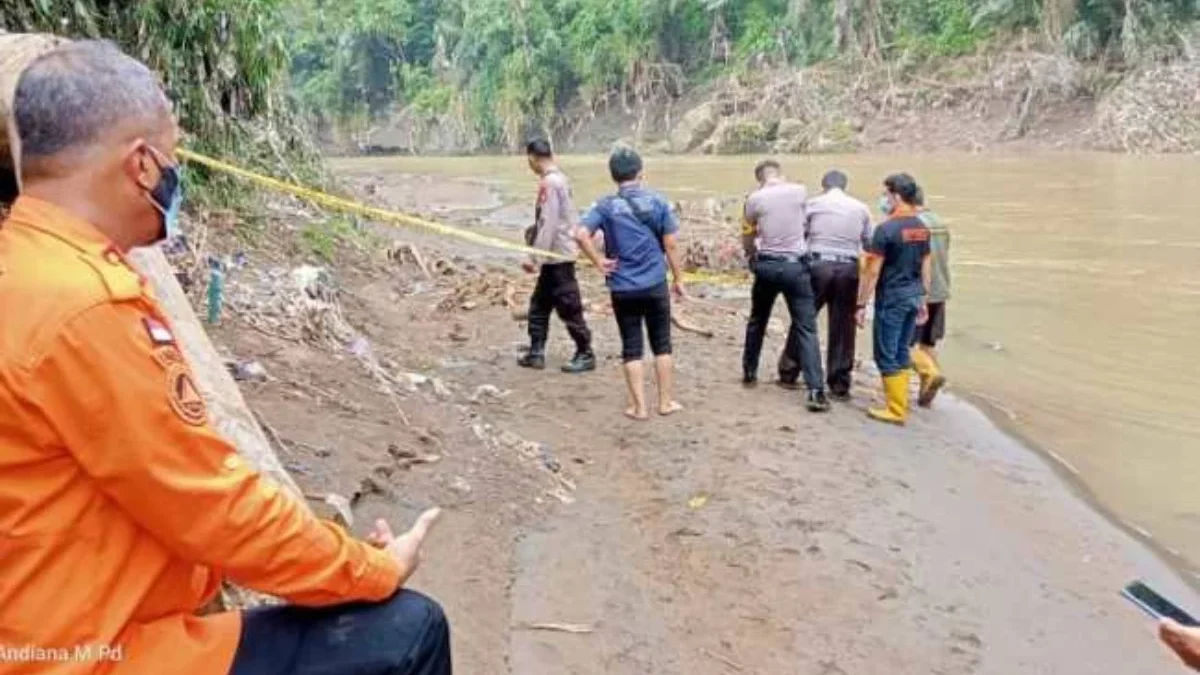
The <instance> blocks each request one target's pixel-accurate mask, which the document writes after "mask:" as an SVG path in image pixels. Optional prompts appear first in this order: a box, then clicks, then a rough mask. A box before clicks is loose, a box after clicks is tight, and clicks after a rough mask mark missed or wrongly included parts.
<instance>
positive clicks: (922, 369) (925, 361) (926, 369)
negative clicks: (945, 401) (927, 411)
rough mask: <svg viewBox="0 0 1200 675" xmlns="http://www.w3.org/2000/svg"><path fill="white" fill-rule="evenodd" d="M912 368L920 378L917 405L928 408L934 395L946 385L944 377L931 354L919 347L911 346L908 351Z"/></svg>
mask: <svg viewBox="0 0 1200 675" xmlns="http://www.w3.org/2000/svg"><path fill="white" fill-rule="evenodd" d="M909 354H910V358H911V359H912V364H913V368H914V369H915V370H916V371H917V376H918V377H920V379H921V390H920V394H918V395H917V405H919V406H921V407H922V408H928V407H929V406H930V405H931V404H932V403H933V399H934V397H936V396H937V394H938V392H939V391H941V389H942V387H943V386H945V385H946V378H945V377H943V376H942V371H941V369H940V368H938V363H937V361H936V360H935V359H934V358H933V355H932V354H930V353H929V352H927V351H925V350H924V349H921V348H919V347H913V348H912V349H911V350H910V351H909Z"/></svg>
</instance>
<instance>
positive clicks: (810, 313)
mask: <svg viewBox="0 0 1200 675" xmlns="http://www.w3.org/2000/svg"><path fill="white" fill-rule="evenodd" d="M781 294H782V295H783V298H784V300H785V301H786V302H787V308H788V313H790V314H791V317H792V325H791V327H790V328H789V329H788V339H787V342H788V345H793V346H794V347H793V351H792V352H788V351H787V348H785V351H784V353H785V356H786V355H788V354H793V355H794V358H795V361H796V362H797V363H798V364H799V369H800V370H801V371H802V372H803V373H804V383H805V384H806V385H808V388H809V389H810V390H813V391H817V390H822V389H824V388H825V382H824V381H823V380H824V379H825V378H824V373H823V372H822V370H821V343H820V340H819V338H818V337H817V310H816V304H815V303H814V299H813V289H812V281H811V280H810V279H809V268H808V263H806V262H785V261H782V260H773V259H770V258H766V259H759V260H758V261H756V262H755V263H754V288H753V290H752V291H751V299H750V303H751V305H750V320H749V321H748V322H747V323H746V347H745V351H743V352H742V369H743V370H745V371H746V372H747V373H756V372H758V360H759V356H760V355H761V354H762V346H763V339H764V338H765V337H766V334H767V323H768V322H769V321H770V320H771V310H772V309H773V308H774V306H775V299H776V298H778V297H779V296H780V295H781ZM781 360H782V359H781ZM780 377H781V379H783V381H785V382H789V381H790V382H794V381H795V379H796V378H795V376H794V375H793V376H792V378H791V380H788V379H787V378H785V377H784V375H783V373H782V363H781V372H780Z"/></svg>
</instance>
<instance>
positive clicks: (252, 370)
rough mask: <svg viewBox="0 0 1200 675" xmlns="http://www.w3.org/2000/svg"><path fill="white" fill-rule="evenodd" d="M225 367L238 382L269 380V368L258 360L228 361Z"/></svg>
mask: <svg viewBox="0 0 1200 675" xmlns="http://www.w3.org/2000/svg"><path fill="white" fill-rule="evenodd" d="M225 369H226V370H228V371H229V374H230V375H232V376H233V379H234V380H235V381H237V382H266V381H267V369H266V368H264V367H263V365H262V364H261V363H259V362H258V361H226V362H225Z"/></svg>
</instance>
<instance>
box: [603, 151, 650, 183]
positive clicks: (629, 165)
mask: <svg viewBox="0 0 1200 675" xmlns="http://www.w3.org/2000/svg"><path fill="white" fill-rule="evenodd" d="M641 172H642V156H641V155H639V154H638V153H637V150H634V149H633V148H629V147H619V148H617V149H615V150H613V151H612V154H611V155H609V157H608V173H609V175H611V176H612V179H613V181H615V182H617V183H626V182H629V181H631V180H633V179H634V178H637V177H638V174H640V173H641Z"/></svg>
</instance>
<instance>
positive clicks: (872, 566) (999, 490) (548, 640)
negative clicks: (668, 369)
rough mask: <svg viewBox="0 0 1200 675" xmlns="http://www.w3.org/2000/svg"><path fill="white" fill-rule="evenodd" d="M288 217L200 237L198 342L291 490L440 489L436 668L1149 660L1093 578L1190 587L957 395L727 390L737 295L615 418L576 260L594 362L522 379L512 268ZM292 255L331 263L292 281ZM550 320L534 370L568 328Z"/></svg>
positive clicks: (734, 386) (519, 278) (455, 192)
mask: <svg viewBox="0 0 1200 675" xmlns="http://www.w3.org/2000/svg"><path fill="white" fill-rule="evenodd" d="M370 178H371V181H372V183H373V184H375V185H377V186H378V187H377V191H376V192H377V194H376V196H375V198H376V199H382V200H386V201H387V202H389V203H391V204H405V205H407V206H409V207H410V208H414V209H416V210H420V211H423V212H427V213H432V212H435V211H437V210H439V209H442V214H443V216H444V217H446V218H450V219H454V220H458V221H464V222H465V221H468V220H469V218H470V214H473V213H476V212H474V211H468V210H464V208H465V207H475V206H479V207H482V206H483V205H487V204H491V203H493V202H494V200H493V199H492V197H491V196H490V194H489V192H488V190H487V188H486V186H481V185H479V184H477V183H469V182H457V181H446V180H444V179H443V180H439V181H437V183H438V185H439V189H438V191H436V192H435V191H433V190H431V189H430V183H429V182H427V181H425V180H423V179H420V178H408V179H397V178H394V177H390V176H372V177H370ZM528 215H529V214H528V213H522V214H520V218H519V219H520V220H521V221H522V222H524V221H526V220H527V219H528ZM306 218H307V216H306V214H305V213H304V212H303V211H300V210H297V209H295V208H294V207H289V208H286V209H280V210H277V211H276V212H275V218H273V219H272V220H271V221H270V222H268V223H267V224H266V225H265V228H266V229H264V230H262V231H260V232H259V233H258V235H257V236H256V237H254V238H253V239H252V240H251V241H250V242H249V245H248V244H247V243H246V242H245V241H244V240H243V241H239V240H237V239H234V238H232V237H229V236H228V233H227V232H226V233H224V234H222V233H221V232H219V231H217V230H219V228H216V227H214V228H213V232H214V234H213V236H212V237H211V238H210V241H216V242H217V244H216V245H214V246H213V248H214V249H215V250H216V251H218V252H220V253H227V254H232V253H234V252H236V251H237V250H239V249H246V253H247V258H248V260H247V263H246V265H245V266H244V267H242V268H240V269H238V270H236V271H234V272H233V273H232V274H231V277H230V298H231V299H232V300H233V301H234V302H233V307H234V310H235V311H234V313H233V314H232V315H230V316H229V317H228V320H227V321H226V323H225V325H224V326H223V327H222V328H220V329H218V330H217V331H215V335H214V337H215V338H216V340H217V341H218V343H219V344H221V345H223V346H224V348H225V349H227V350H228V351H229V352H230V355H231V358H233V359H234V360H235V361H236V362H238V363H243V364H244V363H245V362H247V361H257V362H258V363H259V364H261V365H262V366H263V369H264V370H265V372H266V377H265V378H264V379H262V380H261V381H251V380H248V381H247V382H246V383H245V385H244V386H245V388H246V393H247V398H248V399H249V401H250V402H251V404H252V405H253V406H254V407H255V408H256V409H257V410H258V411H259V412H260V414H261V415H262V417H263V419H264V420H265V422H266V423H267V424H268V425H269V426H270V427H271V429H272V430H273V432H274V434H275V435H276V436H277V437H278V439H279V441H278V442H279V444H280V446H281V457H282V459H284V461H285V462H286V463H287V465H288V468H289V470H291V471H292V473H293V474H294V475H295V476H296V478H297V480H298V481H299V482H300V483H301V484H302V485H303V486H304V488H305V490H306V491H307V492H309V493H310V494H313V495H314V496H321V495H323V494H325V493H326V492H335V493H338V494H342V495H345V496H347V497H349V496H352V495H355V494H357V495H359V498H358V500H357V504H356V507H355V511H356V520H357V521H358V528H359V529H360V530H361V529H364V526H365V524H367V523H369V522H370V518H372V517H374V516H379V515H382V516H386V517H389V518H391V519H393V520H394V521H396V522H397V524H399V523H401V522H406V521H408V520H410V519H411V518H412V517H413V516H414V515H415V514H416V513H417V512H419V510H420V509H421V508H422V507H424V506H427V505H429V504H433V503H437V504H441V505H442V506H444V507H446V509H447V513H446V518H445V519H444V522H443V524H442V527H441V528H440V529H439V530H438V531H437V532H436V534H435V536H434V537H433V540H432V542H431V547H430V550H429V551H428V555H427V556H426V560H425V566H424V567H423V569H422V571H421V572H420V573H419V574H418V577H417V579H416V585H417V586H418V587H420V588H423V589H425V590H428V591H430V592H432V593H434V594H435V595H436V596H437V597H438V598H439V599H441V600H442V601H443V602H444V603H445V605H446V606H447V609H448V611H449V614H450V617H451V621H452V623H453V625H454V629H455V649H456V658H457V665H458V670H460V671H461V672H464V673H519V674H521V675H528V674H540V673H545V674H547V675H551V674H553V675H561V674H563V673H622V674H624V673H630V674H642V673H646V674H651V673H653V674H672V673H680V674H682V673H688V674H689V675H693V674H695V675H709V674H712V675H717V674H720V673H805V674H807V673H814V674H817V673H820V674H836V673H864V672H874V671H876V670H878V669H879V665H878V664H879V663H886V664H887V668H888V670H889V671H892V672H897V673H913V674H914V675H915V674H917V673H920V674H922V675H924V674H927V673H947V674H949V673H954V674H959V673H997V674H999V673H1004V674H1006V675H1008V674H1011V673H1063V672H1071V673H1097V674H1099V673H1107V672H1112V671H1113V670H1114V666H1117V668H1116V669H1117V670H1121V671H1125V672H1138V673H1163V675H1167V674H1169V673H1174V672H1178V669H1177V667H1176V665H1175V664H1174V663H1173V662H1172V661H1171V660H1170V659H1169V658H1168V656H1167V655H1165V654H1164V653H1162V651H1161V650H1160V649H1159V648H1158V646H1157V645H1156V644H1155V642H1154V639H1153V636H1152V631H1151V627H1150V625H1149V623H1148V622H1147V621H1146V620H1145V619H1144V618H1143V617H1142V616H1141V615H1140V614H1139V613H1137V612H1136V610H1134V609H1132V608H1131V607H1129V606H1128V605H1127V604H1126V603H1125V602H1124V601H1122V600H1121V599H1120V598H1119V597H1118V596H1117V594H1116V589H1118V588H1119V587H1120V585H1121V584H1122V583H1124V582H1126V581H1127V580H1128V579H1130V578H1133V577H1137V576H1142V577H1147V578H1149V579H1151V580H1152V581H1153V582H1154V583H1155V584H1156V585H1158V586H1160V587H1162V588H1163V589H1164V590H1165V591H1166V592H1168V593H1169V594H1170V595H1172V597H1174V598H1177V599H1179V600H1180V601H1181V602H1183V603H1184V604H1185V605H1188V606H1191V607H1196V606H1200V598H1197V597H1196V596H1195V595H1194V594H1193V593H1191V591H1189V590H1188V589H1187V588H1186V587H1185V586H1184V585H1183V584H1181V583H1180V582H1178V580H1176V579H1175V577H1174V576H1173V575H1172V574H1171V573H1170V572H1169V571H1168V570H1166V569H1165V568H1164V567H1163V566H1162V565H1161V564H1160V563H1159V562H1158V561H1157V560H1156V559H1155V558H1154V557H1153V556H1151V555H1150V554H1149V553H1148V552H1146V551H1145V550H1144V549H1143V548H1141V547H1140V546H1139V545H1137V544H1136V543H1134V542H1133V541H1132V540H1130V539H1129V538H1127V537H1126V536H1125V535H1123V534H1122V533H1121V532H1119V531H1117V530H1116V529H1114V528H1112V527H1111V526H1109V525H1108V524H1107V522H1106V521H1104V520H1103V519H1102V518H1100V517H1099V516H1097V515H1096V514H1094V513H1093V512H1091V511H1090V510H1089V509H1087V508H1086V507H1085V506H1083V505H1082V504H1081V503H1080V502H1078V501H1077V500H1075V499H1073V498H1072V497H1071V496H1070V494H1069V493H1068V491H1067V490H1065V489H1064V487H1063V486H1062V485H1061V484H1060V483H1059V482H1058V480H1057V479H1056V478H1055V477H1054V476H1053V475H1052V473H1051V472H1050V471H1049V470H1048V469H1047V467H1046V466H1045V465H1044V464H1043V463H1042V462H1041V461H1040V460H1038V459H1037V458H1036V457H1035V456H1033V455H1032V454H1031V453H1029V452H1027V451H1026V450H1024V449H1023V448H1021V447H1019V446H1018V445H1016V444H1015V443H1014V442H1012V441H1011V440H1010V439H1008V438H1007V437H1006V436H1004V435H1002V434H1000V433H998V432H997V430H996V429H995V428H994V427H992V426H991V425H990V424H989V423H988V422H987V421H986V420H985V419H984V418H983V417H982V416H981V415H979V414H978V413H977V412H975V411H974V410H972V409H971V408H969V407H967V406H965V405H963V404H961V403H959V402H957V401H955V400H953V399H947V400H946V401H945V402H944V403H941V404H939V406H938V407H937V408H936V409H935V410H933V411H930V412H927V413H923V414H921V415H919V416H918V417H917V418H916V419H915V420H914V422H913V424H912V425H910V427H908V428H906V429H893V428H888V427H882V426H876V425H872V424H869V423H868V422H867V421H866V420H865V419H864V417H865V416H864V415H863V408H864V407H865V406H866V405H867V404H868V403H869V402H870V401H871V399H872V397H873V395H874V387H873V385H872V383H871V380H870V376H869V375H868V374H865V373H864V374H863V379H862V381H861V382H860V386H859V387H858V388H857V390H856V394H855V401H854V402H853V403H852V404H850V405H846V406H839V407H838V408H837V409H836V410H835V411H834V412H833V413H832V414H830V415H827V416H813V415H809V414H806V413H804V412H803V411H802V410H801V407H800V403H799V399H798V397H797V395H796V394H794V393H785V392H783V391H780V390H776V389H775V388H774V387H770V386H766V385H764V386H763V387H761V388H760V389H758V390H756V391H750V392H747V391H745V390H743V389H742V388H741V387H740V385H738V383H737V380H736V375H737V373H738V366H737V360H738V349H739V346H740V341H741V338H740V333H741V331H742V326H743V323H742V321H743V318H742V316H741V315H740V312H741V311H742V310H743V309H744V307H743V304H744V303H743V302H741V301H738V300H732V301H723V300H717V299H704V298H697V299H695V300H693V301H692V302H690V303H688V304H687V305H686V306H685V307H684V311H685V312H686V314H687V316H688V318H689V319H690V320H692V321H693V322H695V323H698V324H702V325H703V326H704V327H706V328H709V329H711V330H712V331H713V332H714V334H715V336H714V337H712V338H703V337H700V336H697V335H692V334H682V335H678V338H677V340H678V356H679V374H680V390H681V399H682V400H683V402H684V403H685V404H686V405H687V406H688V408H689V409H688V411H687V412H685V413H683V414H682V415H680V416H678V417H676V418H671V419H656V420H653V421H652V422H650V423H645V424H637V423H632V422H627V421H625V420H624V419H623V418H621V416H620V414H619V412H620V410H621V384H620V375H619V371H618V369H617V357H616V351H617V339H616V331H615V327H614V326H613V321H612V318H611V316H609V315H608V314H607V312H606V311H605V309H604V306H605V303H604V293H603V289H602V287H601V286H600V285H599V284H598V283H597V280H596V279H595V278H594V277H592V276H588V277H587V279H588V281H587V283H586V291H585V292H586V296H587V299H588V301H589V304H590V306H591V312H590V319H591V321H592V322H593V326H594V328H595V329H596V331H597V341H598V342H597V344H598V347H599V350H600V354H601V356H602V357H603V360H604V365H603V367H602V368H601V369H600V371H598V372H596V373H594V374H591V375H588V376H585V377H567V376H564V375H561V374H559V373H557V372H555V371H553V370H548V371H546V372H544V373H531V372H527V371H521V370H519V369H517V368H516V367H515V366H514V365H513V356H514V355H515V346H516V344H518V343H519V342H521V340H522V337H523V336H522V327H521V326H520V325H519V324H517V323H515V322H514V321H513V320H512V319H511V317H510V311H509V309H508V308H507V307H506V306H505V296H506V291H507V290H509V289H510V288H512V289H515V290H527V289H528V288H529V286H530V285H531V280H530V278H528V277H526V276H523V275H521V274H519V273H515V272H514V271H513V268H514V262H515V261H513V260H511V259H509V258H507V257H505V256H503V255H500V256H497V255H496V254H494V253H491V252H488V251H480V250H477V249H457V248H455V247H452V246H448V245H446V244H445V243H444V242H434V241H431V240H429V239H428V238H424V237H414V236H410V234H409V233H407V232H403V233H394V232H392V231H390V230H380V234H382V235H385V236H386V237H389V238H390V237H391V236H396V237H398V238H399V239H402V240H403V241H405V242H409V243H416V244H417V245H418V248H417V252H418V253H419V254H420V263H418V259H417V258H416V257H415V256H413V255H412V252H411V250H403V251H402V250H400V249H399V248H398V247H397V246H396V243H395V242H393V241H389V239H384V240H383V241H378V240H370V239H368V240H362V239H359V238H354V237H351V238H347V241H350V242H364V241H365V242H366V243H362V244H361V245H359V246H357V247H356V246H341V247H339V248H337V251H338V253H337V256H336V258H335V264H333V265H328V264H326V263H323V262H322V261H319V260H316V259H315V258H313V256H312V253H311V244H312V243H313V241H314V240H315V235H311V234H310V235H304V234H303V233H304V232H306V231H308V230H307V228H305V227H303V226H298V225H297V223H303V222H304V221H305V219H306ZM388 250H391V252H392V255H388ZM304 262H310V263H316V264H320V265H322V266H325V267H327V268H328V269H329V271H330V272H331V273H332V279H328V280H325V281H322V282H320V283H319V284H318V286H319V288H317V289H314V288H313V285H312V284H311V283H306V284H304V285H303V288H302V290H303V293H302V294H301V295H300V296H297V295H296V293H295V284H294V283H293V281H292V277H293V276H294V275H293V271H294V270H295V269H297V268H298V266H300V265H301V264H302V263H304ZM421 264H424V266H425V267H426V269H428V271H429V272H430V273H431V274H429V275H427V274H426V273H425V272H424V271H422V269H421ZM298 276H300V277H305V276H309V277H311V275H306V274H301V275H298ZM314 290H315V292H311V291H314ZM694 290H695V291H696V293H697V294H698V295H702V294H703V293H704V289H699V288H697V289H694ZM305 298H307V300H305ZM519 298H520V296H518V301H519ZM309 300H312V301H313V302H309ZM335 300H336V302H334V301H335ZM279 309H282V310H284V311H277V310H279ZM552 330H553V335H554V343H553V346H552V358H551V361H552V364H556V363H558V362H559V361H561V360H564V359H565V358H567V356H568V355H569V354H568V352H569V351H570V348H569V345H568V344H567V342H566V339H565V336H564V334H563V331H562V330H561V326H559V325H557V324H556V325H555V326H554V327H553V329H552ZM781 334H782V324H777V325H776V326H775V327H774V328H773V330H772V334H771V339H770V341H769V343H768V349H769V350H774V349H778V348H779V343H780V341H781ZM251 371H253V369H251ZM544 624H552V625H553V624H559V626H558V628H563V625H564V624H566V625H568V626H569V627H574V628H578V629H580V630H582V631H584V632H580V633H570V632H562V631H561V630H547V628H548V627H547V626H545V625H544ZM538 626H541V627H538ZM552 627H553V626H550V628H552Z"/></svg>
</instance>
